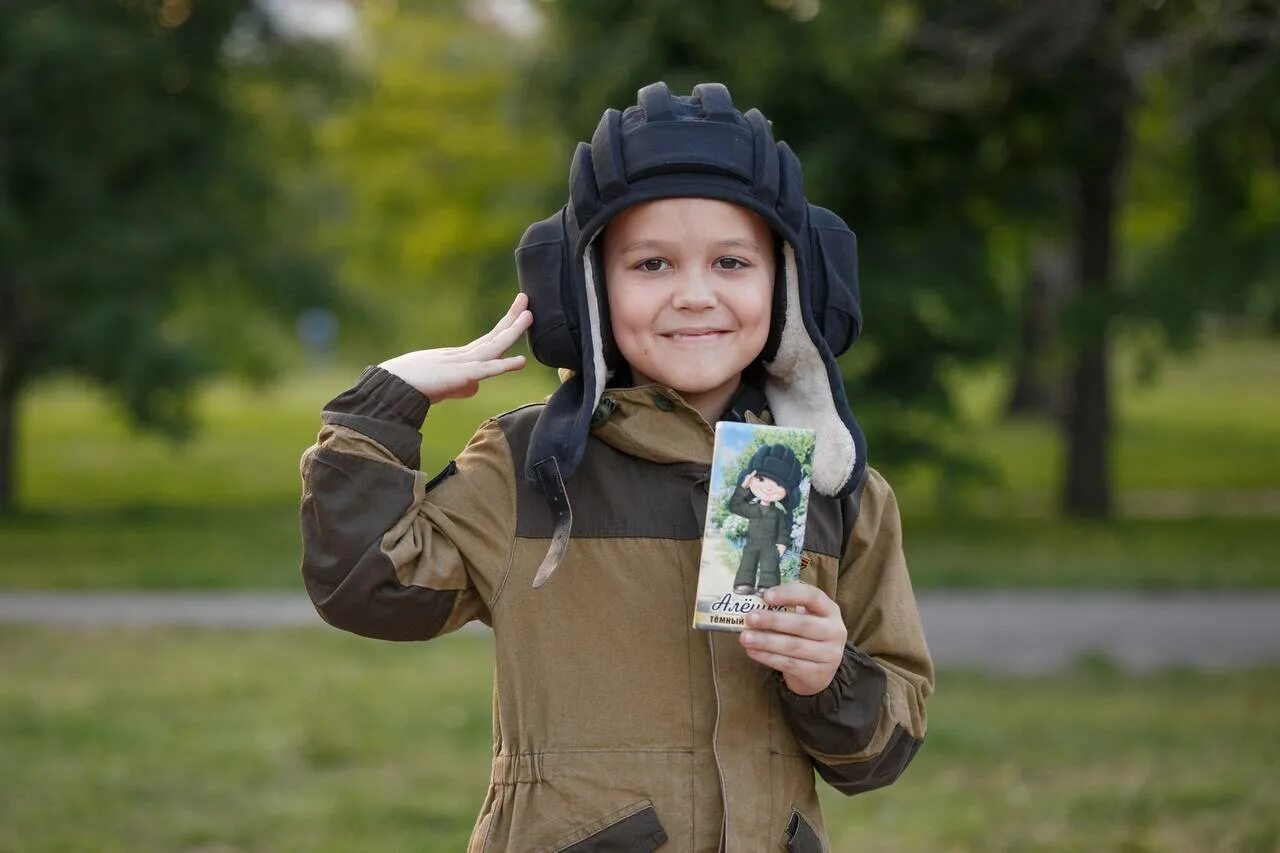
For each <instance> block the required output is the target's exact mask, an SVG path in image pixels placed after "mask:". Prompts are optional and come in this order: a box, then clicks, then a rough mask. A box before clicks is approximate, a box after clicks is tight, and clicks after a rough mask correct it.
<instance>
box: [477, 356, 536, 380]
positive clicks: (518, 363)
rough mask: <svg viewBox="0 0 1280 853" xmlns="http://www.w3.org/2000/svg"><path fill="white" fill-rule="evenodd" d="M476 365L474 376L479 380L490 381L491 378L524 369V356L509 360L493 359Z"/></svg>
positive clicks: (511, 357)
mask: <svg viewBox="0 0 1280 853" xmlns="http://www.w3.org/2000/svg"><path fill="white" fill-rule="evenodd" d="M475 365H476V366H475V372H474V374H473V375H474V376H475V377H476V378H477V379H488V378H489V377H491V376H498V375H500V374H503V373H507V372H508V371H511V370H519V369H520V368H522V367H524V356H522V355H513V356H510V357H509V358H493V359H489V360H488V361H478V362H476V363H475Z"/></svg>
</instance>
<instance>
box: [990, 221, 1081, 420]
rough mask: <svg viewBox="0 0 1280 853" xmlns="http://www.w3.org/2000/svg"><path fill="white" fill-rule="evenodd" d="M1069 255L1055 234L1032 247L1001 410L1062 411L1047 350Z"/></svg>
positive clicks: (1066, 285) (1054, 329)
mask: <svg viewBox="0 0 1280 853" xmlns="http://www.w3.org/2000/svg"><path fill="white" fill-rule="evenodd" d="M1070 280H1071V258H1070V255H1069V254H1068V253H1067V251H1066V250H1065V249H1064V248H1063V247H1062V246H1061V245H1060V244H1059V243H1058V242H1057V241H1055V240H1042V241H1040V242H1039V243H1038V244H1037V245H1036V246H1035V248H1034V249H1033V250H1032V252H1031V269H1030V272H1029V274H1028V275H1027V284H1026V287H1025V288H1024V289H1023V292H1022V306H1021V310H1020V312H1019V315H1020V316H1019V318H1018V348H1017V351H1016V352H1015V354H1014V361H1013V370H1014V375H1013V387H1012V390H1011V391H1010V393H1009V399H1008V400H1007V401H1006V402H1005V416H1006V417H1018V416H1023V415H1042V416H1055V417H1056V416H1060V414H1061V410H1062V400H1061V397H1062V393H1061V389H1060V388H1059V387H1058V386H1059V385H1060V380H1059V378H1058V377H1057V376H1056V375H1055V374H1054V372H1053V371H1052V370H1051V369H1050V364H1049V354H1050V351H1051V350H1052V348H1053V345H1054V341H1055V339H1056V336H1057V326H1058V315H1059V313H1060V312H1061V310H1062V303H1063V297H1064V295H1065V294H1066V293H1067V291H1068V289H1069V288H1070Z"/></svg>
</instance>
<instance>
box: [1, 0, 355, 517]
mask: <svg viewBox="0 0 1280 853" xmlns="http://www.w3.org/2000/svg"><path fill="white" fill-rule="evenodd" d="M237 50H238V51H240V52H242V53H247V54H252V55H253V58H254V61H257V62H267V61H269V60H270V58H271V56H273V55H282V54H284V53H288V52H289V51H290V46H289V45H287V44H285V43H284V42H283V41H282V40H281V39H278V38H276V37H275V34H274V33H273V32H272V27H271V25H270V21H269V20H268V19H267V18H265V17H264V16H263V15H262V14H261V13H260V12H259V11H258V10H257V9H256V8H255V7H254V6H252V5H251V3H250V2H249V0H206V2H199V3H194V2H188V0H121V2H117V3H79V2H69V0H68V2H35V0H30V2H10V3H4V4H0V511H4V510H11V509H13V508H14V507H15V506H16V495H15V484H16V478H15V471H14V464H15V463H14V458H15V454H14V448H15V442H16V434H15V433H16V422H17V419H16V413H17V407H18V402H19V398H20V395H21V393H22V391H23V389H24V388H27V387H29V385H30V383H31V382H32V381H34V380H35V379H36V378H38V377H40V376H43V375H46V374H53V373H59V372H61V373H70V374H76V375H80V376H83V377H86V378H88V379H89V380H91V381H92V382H94V383H96V384H97V385H99V386H100V387H101V388H102V389H104V390H105V391H106V392H107V393H109V394H110V395H112V396H113V397H114V398H116V399H118V400H119V401H120V402H121V403H122V404H123V406H124V408H125V409H126V411H127V412H128V414H129V415H130V416H131V417H132V419H133V420H134V421H135V422H136V423H138V424H140V425H143V426H145V427H150V428H156V429H159V430H162V431H163V432H164V433H166V434H168V435H171V436H175V437H179V436H182V435H185V434H187V433H188V432H189V431H190V429H191V427H192V418H191V414H190V406H189V402H190V392H191V390H192V388H193V385H194V384H195V383H196V382H197V381H198V380H199V379H201V378H203V377H208V376H210V375H212V374H214V373H216V372H219V371H222V370H232V371H236V372H238V373H240V374H244V375H248V376H251V377H253V378H257V379H263V378H265V377H266V376H268V375H269V374H270V373H271V371H272V369H273V366H274V365H275V364H276V363H277V362H278V361H279V359H280V357H281V354H282V350H283V349H284V348H286V347H287V345H288V341H289V340H290V339H292V338H293V328H292V322H293V320H294V318H295V317H296V316H297V315H298V312H299V311H301V310H302V309H304V308H305V307H308V306H316V305H325V304H327V303H328V302H330V301H331V300H332V299H333V298H334V296H333V293H334V291H333V289H332V288H331V287H330V286H329V282H328V280H327V278H326V277H325V276H324V274H323V272H322V267H321V266H320V265H319V264H317V263H314V262H313V260H312V259H311V256H310V253H309V252H308V250H307V247H306V246H305V244H304V241H303V239H302V238H301V237H300V236H299V235H298V234H297V233H296V231H295V230H294V229H291V228H290V222H289V220H288V211H287V209H286V208H284V207H282V206H280V205H279V204H277V203H276V201H277V196H276V193H275V184H274V183H273V174H272V173H271V171H270V164H269V163H267V162H265V161H264V160H263V158H262V157H261V150H260V147H259V143H260V142H261V141H262V140H261V139H260V138H259V136H258V135H257V133H256V128H255V127H254V126H253V124H252V123H251V122H250V121H248V120H247V118H246V116H245V115H244V114H242V113H241V112H239V111H238V110H237V109H236V107H235V105H234V102H233V97H232V93H233V89H234V85H233V69H234V66H235V64H236V63H237V61H239V59H238V58H237ZM273 52H274V53H273ZM240 58H243V57H240Z"/></svg>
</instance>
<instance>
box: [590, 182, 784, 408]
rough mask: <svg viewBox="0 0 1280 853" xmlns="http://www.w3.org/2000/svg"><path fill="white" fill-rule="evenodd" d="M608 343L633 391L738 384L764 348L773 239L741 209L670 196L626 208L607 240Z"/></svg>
mask: <svg viewBox="0 0 1280 853" xmlns="http://www.w3.org/2000/svg"><path fill="white" fill-rule="evenodd" d="M604 266H605V290H606V291H607V293H608V298H609V312H610V315H611V321H612V325H613V337H614V340H615V341H616V342H617V345H618V349H619V351H620V352H621V353H622V356H623V357H624V358H625V359H626V360H627V362H628V363H629V364H630V365H631V368H632V372H633V373H635V374H636V375H635V380H636V382H637V384H643V383H645V382H660V383H662V384H664V385H666V386H668V387H669V388H673V389H674V390H676V391H679V392H680V393H681V394H683V395H685V396H686V398H689V397H690V395H695V396H696V395H703V394H708V393H712V392H717V391H722V390H724V389H725V388H726V387H727V388H729V389H730V390H732V389H733V388H736V387H737V384H738V379H739V377H740V375H741V373H742V370H743V368H745V367H746V366H747V365H748V364H750V363H751V362H752V360H754V359H755V357H756V356H758V355H759V354H760V352H761V350H763V349H764V345H765V341H766V339H767V338H768V336H769V315H770V311H771V308H772V298H773V273H774V258H773V234H772V232H771V231H770V230H769V226H768V225H766V224H765V222H764V220H763V219H761V218H760V217H759V216H757V215H756V214H755V213H753V212H751V211H750V210H747V209H746V208H744V207H739V206H737V205H734V204H729V203H728V202H723V201H717V200H714V199H707V198H673V199H660V200H657V201H650V202H645V203H643V204H638V205H635V206H634V207H630V208H627V209H626V210H624V211H622V212H621V213H619V214H618V215H617V216H616V217H614V218H613V220H612V221H610V223H609V226H608V228H607V229H606V231H605V235H604Z"/></svg>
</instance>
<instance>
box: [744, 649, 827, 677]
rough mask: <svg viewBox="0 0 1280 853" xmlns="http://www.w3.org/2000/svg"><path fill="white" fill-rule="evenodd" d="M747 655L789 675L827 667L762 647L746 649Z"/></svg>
mask: <svg viewBox="0 0 1280 853" xmlns="http://www.w3.org/2000/svg"><path fill="white" fill-rule="evenodd" d="M747 656H748V657H749V658H751V659H752V660H754V661H756V662H758V663H762V664H764V665H765V666H767V667H769V668H770V669H776V670H777V671H778V672H783V673H787V674H789V675H802V674H815V673H818V672H819V671H820V670H823V669H826V668H827V667H825V666H824V665H823V664H820V663H814V662H813V661H810V660H801V659H799V658H793V657H790V656H789V655H780V654H778V653H777V652H769V651H764V650H762V649H747Z"/></svg>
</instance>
